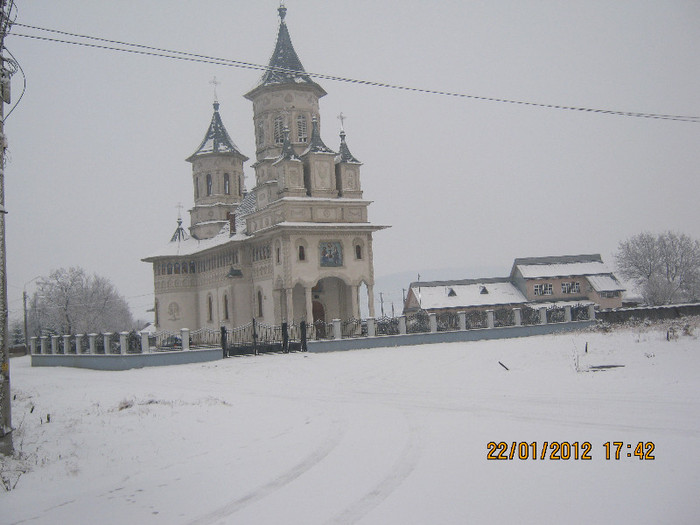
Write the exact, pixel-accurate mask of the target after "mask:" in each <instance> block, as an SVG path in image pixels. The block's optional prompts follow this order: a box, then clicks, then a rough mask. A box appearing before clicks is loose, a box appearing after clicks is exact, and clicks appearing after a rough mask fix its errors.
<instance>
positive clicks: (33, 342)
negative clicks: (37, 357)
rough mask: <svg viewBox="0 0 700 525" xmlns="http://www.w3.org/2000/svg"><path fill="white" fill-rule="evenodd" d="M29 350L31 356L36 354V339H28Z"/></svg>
mask: <svg viewBox="0 0 700 525" xmlns="http://www.w3.org/2000/svg"><path fill="white" fill-rule="evenodd" d="M29 348H30V349H31V350H30V352H31V354H32V355H34V354H36V353H37V351H36V337H30V338H29Z"/></svg>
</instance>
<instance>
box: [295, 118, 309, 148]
mask: <svg viewBox="0 0 700 525" xmlns="http://www.w3.org/2000/svg"><path fill="white" fill-rule="evenodd" d="M297 140H298V141H299V142H307V141H308V140H309V133H308V131H307V126H306V117H305V116H304V115H299V116H298V117H297Z"/></svg>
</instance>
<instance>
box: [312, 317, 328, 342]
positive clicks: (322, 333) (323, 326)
mask: <svg viewBox="0 0 700 525" xmlns="http://www.w3.org/2000/svg"><path fill="white" fill-rule="evenodd" d="M308 336H309V339H316V340H318V339H333V323H326V322H325V321H322V320H320V319H319V320H318V321H314V322H313V324H311V325H309V332H308Z"/></svg>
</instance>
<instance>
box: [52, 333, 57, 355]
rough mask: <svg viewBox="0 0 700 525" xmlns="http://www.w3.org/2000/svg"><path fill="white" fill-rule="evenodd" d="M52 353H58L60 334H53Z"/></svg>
mask: <svg viewBox="0 0 700 525" xmlns="http://www.w3.org/2000/svg"><path fill="white" fill-rule="evenodd" d="M51 353H52V354H57V353H58V336H57V335H52V336H51Z"/></svg>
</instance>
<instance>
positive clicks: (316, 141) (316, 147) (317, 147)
mask: <svg viewBox="0 0 700 525" xmlns="http://www.w3.org/2000/svg"><path fill="white" fill-rule="evenodd" d="M309 153H333V154H335V151H333V150H332V149H331V148H329V147H328V146H326V145H325V144H324V143H323V140H322V139H321V132H320V131H319V129H318V119H317V118H316V116H315V115H314V117H313V118H312V119H311V139H310V140H309V146H308V147H307V148H306V149H305V150H304V153H302V154H301V155H302V156H304V155H308V154H309Z"/></svg>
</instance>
